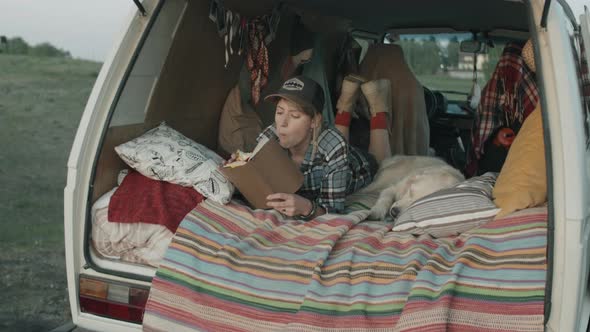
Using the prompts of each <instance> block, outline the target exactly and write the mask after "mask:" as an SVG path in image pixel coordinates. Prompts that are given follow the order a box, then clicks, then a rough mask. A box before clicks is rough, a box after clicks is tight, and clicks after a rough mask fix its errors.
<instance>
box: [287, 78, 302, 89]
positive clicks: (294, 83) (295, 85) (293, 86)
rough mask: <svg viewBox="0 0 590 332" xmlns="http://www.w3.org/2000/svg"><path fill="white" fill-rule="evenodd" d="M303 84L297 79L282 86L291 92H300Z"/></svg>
mask: <svg viewBox="0 0 590 332" xmlns="http://www.w3.org/2000/svg"><path fill="white" fill-rule="evenodd" d="M304 86H305V84H303V82H301V80H299V79H297V78H292V79H290V80H288V81H287V82H285V83H284V84H283V89H285V90H291V91H301V90H303V87H304Z"/></svg>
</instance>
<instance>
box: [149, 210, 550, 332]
mask: <svg viewBox="0 0 590 332" xmlns="http://www.w3.org/2000/svg"><path fill="white" fill-rule="evenodd" d="M367 215H368V211H366V210H365V211H356V212H352V213H350V214H348V215H324V216H321V217H319V218H316V219H315V220H312V221H309V222H303V221H297V220H290V219H287V218H284V217H283V216H281V215H280V214H279V213H277V212H275V211H262V210H256V211H252V210H250V209H248V208H246V207H244V206H241V205H238V204H233V203H230V204H228V205H226V206H222V205H219V204H216V203H214V202H211V201H206V202H203V203H202V204H200V205H199V206H198V207H197V208H195V209H194V210H193V211H192V212H191V213H190V214H188V215H187V216H186V218H185V219H184V220H183V221H182V223H181V225H180V226H179V228H178V231H177V233H176V234H175V236H174V238H173V240H172V242H171V244H170V246H169V247H168V251H167V252H166V255H165V258H164V260H163V261H162V264H161V265H160V267H159V269H158V271H157V273H156V276H155V277H154V279H153V281H152V287H151V291H150V297H149V300H148V303H147V305H146V309H145V316H144V320H143V330H144V331H350V332H352V331H480V332H482V331H486V332H490V331H543V309H544V302H543V301H544V295H545V276H546V256H545V253H546V245H547V242H546V237H547V234H546V220H547V210H546V209H545V208H541V209H529V210H525V211H522V212H518V213H516V214H513V215H511V216H510V217H509V218H503V219H499V220H494V221H492V222H490V223H488V224H486V225H484V226H482V227H480V228H477V229H473V230H470V231H468V232H465V233H464V234H462V235H460V236H457V237H450V238H442V239H432V238H430V237H429V236H426V235H425V236H420V237H414V236H412V235H411V234H409V233H406V232H392V231H391V228H392V226H393V225H392V224H391V223H385V222H366V221H363V219H364V218H365V217H366V216H367Z"/></svg>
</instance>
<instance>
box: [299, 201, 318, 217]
mask: <svg viewBox="0 0 590 332" xmlns="http://www.w3.org/2000/svg"><path fill="white" fill-rule="evenodd" d="M308 202H310V203H311V208H310V209H309V212H308V213H307V214H300V215H299V216H298V218H299V219H303V220H311V219H313V217H315V214H316V211H317V207H318V206H317V204H316V202H315V201H312V200H308Z"/></svg>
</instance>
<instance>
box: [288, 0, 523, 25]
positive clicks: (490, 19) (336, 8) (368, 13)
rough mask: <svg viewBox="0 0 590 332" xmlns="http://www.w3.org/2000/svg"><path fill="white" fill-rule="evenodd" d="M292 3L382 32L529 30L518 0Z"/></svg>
mask: <svg viewBox="0 0 590 332" xmlns="http://www.w3.org/2000/svg"><path fill="white" fill-rule="evenodd" d="M284 2H285V3H288V4H289V5H292V6H293V7H297V8H301V9H308V10H312V11H316V12H319V13H322V14H324V15H330V16H338V17H344V18H347V19H350V20H351V23H352V25H353V27H354V28H356V29H361V30H366V31H370V32H379V33H381V32H384V31H386V30H388V29H398V28H404V29H406V28H418V27H419V28H428V27H432V28H442V27H444V28H451V29H454V30H458V31H472V30H476V31H490V30H498V29H504V30H516V31H528V20H527V19H526V17H527V16H526V5H525V3H524V2H523V1H521V0H486V1H473V0H445V1H440V0H413V1H391V0H363V1H362V3H363V7H362V8H363V9H362V10H359V1H358V0H287V1H284Z"/></svg>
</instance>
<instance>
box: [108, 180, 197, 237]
mask: <svg viewBox="0 0 590 332" xmlns="http://www.w3.org/2000/svg"><path fill="white" fill-rule="evenodd" d="M202 200H203V195H201V194H200V193H198V192H197V191H196V190H195V189H194V188H191V187H183V186H180V185H177V184H173V183H170V182H164V181H158V180H152V179H150V178H148V177H146V176H143V175H141V174H139V173H138V172H135V171H131V172H129V173H128V175H127V176H125V178H124V179H123V182H122V183H121V185H120V186H119V187H118V188H117V190H116V191H115V193H114V194H113V196H112V197H111V200H110V202H109V214H108V220H109V221H110V222H121V223H136V222H143V223H148V224H159V225H162V226H165V227H166V228H168V229H169V230H170V231H171V232H172V233H174V232H176V228H177V227H178V224H180V222H181V221H182V219H183V218H184V216H186V214H187V213H189V212H190V211H191V210H192V209H193V208H194V207H195V206H197V204H199V203H200V202H201V201H202Z"/></svg>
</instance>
